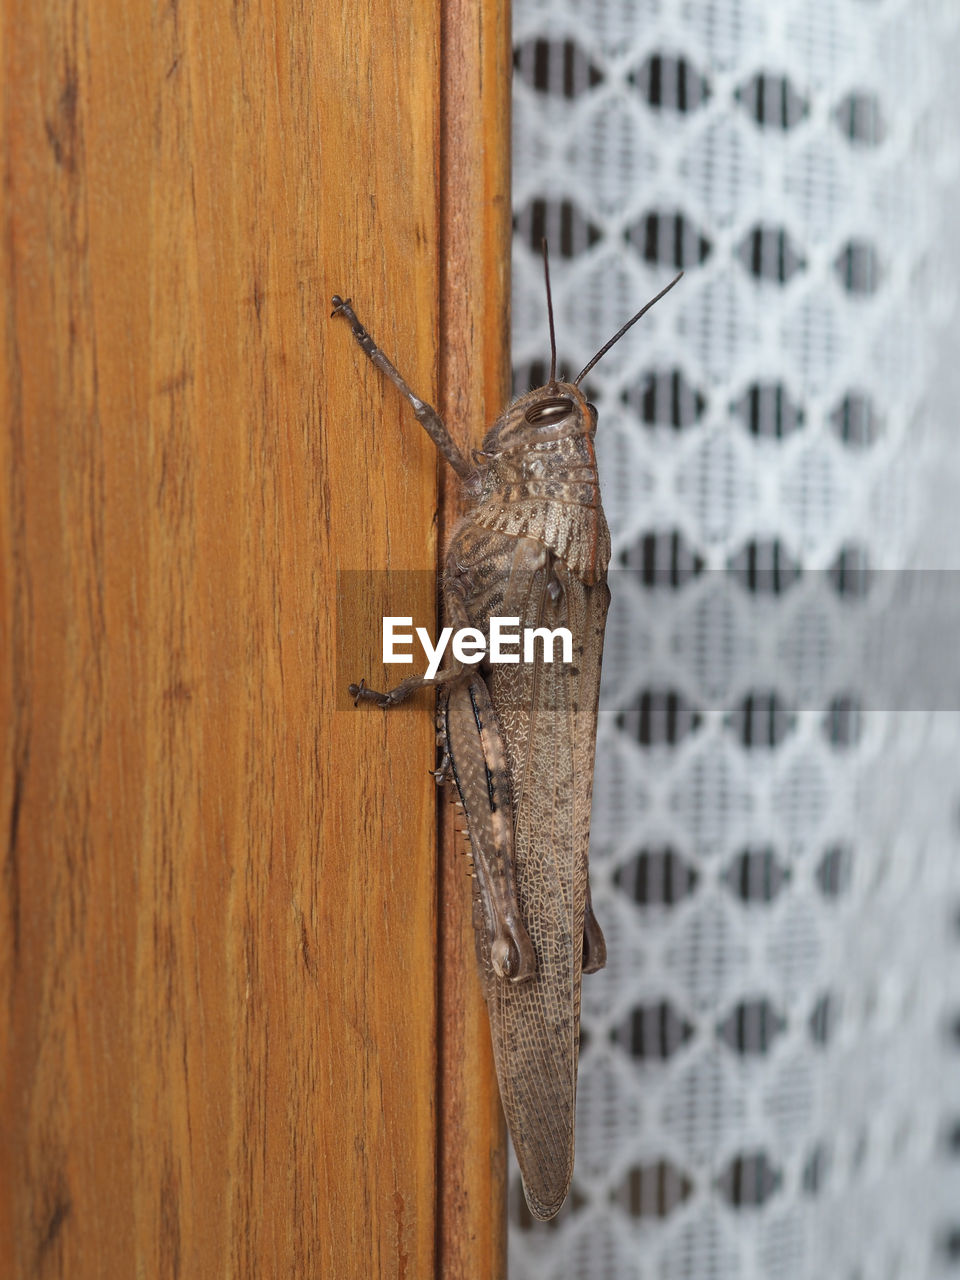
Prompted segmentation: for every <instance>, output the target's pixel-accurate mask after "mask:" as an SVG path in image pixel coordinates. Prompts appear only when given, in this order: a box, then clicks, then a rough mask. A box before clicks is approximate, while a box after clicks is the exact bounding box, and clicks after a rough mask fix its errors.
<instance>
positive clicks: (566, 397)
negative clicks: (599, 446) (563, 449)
mask: <svg viewBox="0 0 960 1280" xmlns="http://www.w3.org/2000/svg"><path fill="white" fill-rule="evenodd" d="M596 429H597V411H596V409H595V408H594V407H593V405H592V404H590V403H589V401H588V400H587V398H586V396H585V395H584V394H583V392H582V391H581V390H580V388H579V387H578V386H577V385H576V384H575V383H573V382H549V383H547V385H546V386H545V387H537V388H535V390H533V391H528V392H527V394H526V395H525V396H521V397H520V399H519V400H516V401H514V403H513V404H512V405H510V407H509V408H508V409H506V410H505V411H504V413H502V414H501V416H500V417H499V418H498V419H497V421H496V422H495V423H494V424H493V426H492V427H491V428H490V430H489V431H488V432H487V435H486V438H485V439H484V442H483V453H484V454H485V455H487V456H490V457H496V456H498V455H500V454H504V453H510V452H511V451H512V450H514V449H527V448H529V447H530V446H531V445H537V444H546V443H548V442H549V441H553V440H563V439H565V438H566V437H568V436H585V435H589V436H592V435H593V434H594V433H595V432H596Z"/></svg>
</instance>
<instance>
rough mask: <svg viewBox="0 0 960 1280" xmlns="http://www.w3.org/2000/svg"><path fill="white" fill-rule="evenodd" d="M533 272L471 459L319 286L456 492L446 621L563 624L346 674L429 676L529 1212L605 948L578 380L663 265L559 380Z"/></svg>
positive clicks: (584, 441) (596, 550)
mask: <svg viewBox="0 0 960 1280" xmlns="http://www.w3.org/2000/svg"><path fill="white" fill-rule="evenodd" d="M544 273H545V276H546V290H547V309H548V315H549V323H550V350H551V359H550V378H549V380H548V382H547V384H546V385H545V386H543V387H538V388H537V389H536V390H534V391H530V392H528V393H527V394H526V395H523V396H521V397H520V398H519V399H517V400H516V401H514V403H513V404H512V405H510V407H509V408H507V409H506V410H505V411H504V413H503V414H502V415H501V416H500V418H498V419H497V421H496V422H495V423H494V425H493V427H492V428H491V429H490V431H489V432H488V433H487V435H486V437H485V439H484V441H483V445H482V447H481V448H480V449H479V450H475V451H474V452H473V455H472V459H473V460H472V461H470V460H468V459H467V458H465V457H464V455H463V454H462V453H461V452H460V450H459V448H458V447H457V445H456V443H455V442H454V440H453V438H452V437H451V436H450V434H449V432H448V431H447V429H446V427H445V426H444V424H443V422H442V420H441V418H440V416H439V414H438V413H437V412H436V410H435V409H433V408H432V407H431V406H430V405H428V404H426V403H425V402H424V401H423V400H421V399H420V398H419V397H418V396H416V395H415V394H414V393H413V391H412V390H411V389H410V387H409V386H408V385H407V383H406V382H405V381H404V379H403V378H402V377H401V375H400V373H399V372H398V371H397V369H396V368H395V367H394V365H393V364H392V363H391V362H390V360H388V359H387V357H386V356H385V355H384V353H383V352H382V351H381V350H380V349H379V347H377V345H376V343H375V342H374V340H373V339H372V338H371V337H370V335H369V334H368V333H367V331H366V329H365V328H364V327H363V325H362V324H361V323H360V321H359V320H358V319H357V316H356V313H355V312H354V310H353V308H352V306H351V304H350V300H349V299H346V300H344V299H342V298H340V297H339V296H335V297H334V298H333V308H334V310H333V316H342V317H343V318H344V319H346V320H347V321H349V323H350V326H351V329H352V330H353V335H354V337H355V338H356V340H357V342H358V343H359V344H360V347H361V348H362V350H363V351H364V353H365V354H366V355H367V356H368V357H369V358H370V360H371V361H372V362H373V363H374V364H375V365H376V366H377V368H378V369H380V371H381V372H382V373H383V374H384V375H385V376H386V377H388V378H389V379H390V380H391V382H393V383H394V384H395V385H396V387H397V388H398V390H399V391H400V393H401V394H402V395H403V396H404V397H405V398H406V399H407V401H408V402H409V403H410V405H411V407H412V409H413V412H414V414H415V415H416V417H417V418H418V419H419V421H420V422H421V423H422V424H423V426H424V427H425V429H426V431H427V433H428V435H429V436H430V438H431V439H432V440H433V441H434V443H435V444H436V446H437V448H438V449H439V450H440V452H441V453H442V454H443V456H444V457H445V458H446V459H447V461H448V462H449V463H450V465H451V466H452V467H453V469H454V471H456V473H457V475H458V476H459V477H460V479H461V480H462V482H463V484H464V487H465V491H466V493H467V495H468V496H469V497H471V498H472V499H473V500H474V504H475V505H474V506H473V509H472V510H471V511H470V512H469V513H468V514H467V515H466V516H465V518H464V519H463V520H462V521H461V522H460V524H459V525H458V526H457V528H456V529H455V530H454V532H453V536H452V538H451V541H450V546H449V548H448V550H447V553H446V556H445V560H444V575H443V600H444V608H445V612H446V615H447V617H446V621H447V622H448V623H450V624H451V625H453V626H454V627H456V628H462V627H473V628H476V629H478V630H480V631H482V632H485V633H486V632H487V631H488V629H489V619H490V618H491V617H512V618H519V620H520V624H521V627H546V628H548V629H551V630H553V629H555V628H558V627H567V628H568V629H569V630H570V631H571V633H572V639H573V646H572V658H573V660H572V662H570V663H566V664H565V663H561V662H553V663H547V662H544V661H540V662H534V663H525V662H518V663H516V664H510V665H507V664H490V663H484V664H480V665H466V664H464V663H463V662H460V661H456V660H454V661H453V662H452V663H451V664H450V665H448V666H447V667H445V668H444V669H443V670H441V671H440V672H439V673H438V674H437V675H436V676H435V677H434V678H433V679H432V680H428V679H427V678H426V677H421V676H412V677H410V678H409V679H407V680H404V681H403V682H402V683H401V684H399V685H398V686H397V687H396V688H395V689H392V690H390V691H389V692H386V693H378V692H376V691H375V690H373V689H369V688H367V686H366V683H365V681H363V680H361V681H360V683H359V684H355V685H351V686H350V693H351V695H352V696H353V697H354V700H355V702H356V703H359V702H371V703H373V704H375V705H376V706H379V707H392V706H395V705H396V704H397V703H399V702H402V701H403V699H405V698H407V697H408V696H409V695H410V694H412V693H414V692H415V691H416V690H417V689H420V688H423V687H424V686H425V685H433V686H434V687H435V688H436V689H437V691H438V705H437V725H438V731H439V732H438V743H439V745H440V747H441V748H442V759H441V762H440V766H439V768H438V769H437V770H436V773H435V775H434V776H435V777H436V780H437V782H438V784H442V783H443V782H445V781H451V782H453V783H454V785H455V786H456V789H457V795H458V803H459V804H460V805H462V807H463V810H464V814H465V817H466V831H467V833H468V835H469V844H470V852H471V854H472V858H473V866H474V878H473V885H474V913H473V914H474V926H475V932H476V945H477V960H478V967H479V971H480V979H481V982H482V985H483V990H484V995H485V998H486V1003H487V1009H488V1012H489V1017H490V1031H491V1036H492V1041H493V1049H494V1059H495V1062H496V1068H497V1078H498V1082H499V1085H500V1097H501V1100H502V1102H503V1109H504V1113H505V1115H506V1119H507V1125H508V1127H509V1130H510V1134H511V1137H512V1139H513V1145H514V1149H515V1150H516V1153H517V1160H518V1162H519V1165H520V1171H521V1174H522V1176H523V1185H524V1192H525V1194H526V1198H527V1204H528V1205H529V1207H530V1211H531V1213H532V1214H533V1215H534V1217H536V1218H539V1219H548V1218H552V1217H553V1216H554V1215H555V1214H556V1213H557V1211H558V1210H559V1209H560V1207H561V1205H562V1204H563V1202H564V1200H565V1198H566V1195H567V1192H568V1190H569V1187H570V1179H571V1176H572V1173H573V1148H574V1114H575V1103H576V1086H577V1060H578V1051H579V1037H580V979H581V974H582V973H593V972H595V971H596V970H598V969H601V968H602V967H603V965H604V964H605V962H606V944H605V942H604V938H603V934H602V932H601V930H600V926H599V925H598V923H597V921H596V919H595V917H594V914H593V908H592V905H591V900H590V885H589V879H588V872H587V846H588V842H589V835H590V807H591V794H592V790H593V765H594V752H595V746H596V733H597V703H598V696H599V689H600V661H601V656H602V652H603V634H604V625H605V621H606V615H607V605H608V603H609V599H610V592H609V590H608V587H607V581H606V576H607V564H608V562H609V559H610V534H609V532H608V529H607V523H606V519H605V517H604V514H603V508H602V506H601V502H600V486H599V481H598V477H597V463H596V455H595V452H594V435H595V433H596V428H597V411H596V409H595V408H594V406H593V405H592V404H590V403H589V402H588V401H587V399H586V397H585V395H584V393H583V391H582V390H581V383H582V382H583V379H584V378H585V377H586V375H587V374H588V373H589V372H590V370H591V369H592V368H593V367H594V365H595V364H596V363H597V361H598V360H600V359H601V358H602V357H603V356H604V355H606V353H607V352H608V351H609V350H610V348H611V347H612V346H613V345H614V343H616V342H619V341H620V339H621V338H622V337H623V335H624V334H625V333H626V332H627V330H628V329H630V328H631V326H632V325H634V324H635V323H636V322H637V321H638V320H639V319H640V317H641V316H642V315H644V314H645V313H646V312H647V311H648V310H649V309H650V307H652V306H653V305H654V303H655V302H658V301H659V300H660V298H662V297H663V296H664V294H665V293H667V292H668V291H669V290H670V289H672V288H673V286H674V285H675V284H676V283H677V281H678V280H679V279H680V276H679V275H678V276H677V277H676V278H675V279H674V280H673V281H671V283H670V284H669V285H667V287H666V288H665V289H663V290H662V291H661V292H660V293H658V294H657V296H656V297H655V298H653V299H652V300H651V301H650V302H648V303H647V304H646V306H644V307H642V308H641V309H640V311H638V312H637V314H636V315H635V316H633V317H632V318H631V319H630V320H628V321H627V323H626V324H625V325H624V326H623V327H622V328H621V329H620V330H619V331H618V332H617V333H616V334H615V335H614V336H613V337H612V338H611V339H610V340H609V342H607V343H605V345H604V346H602V347H601V348H600V350H599V351H598V352H597V353H596V355H595V356H594V357H593V359H592V360H590V361H589V362H588V363H587V364H586V366H585V367H584V368H583V369H582V370H581V372H580V373H579V374H578V376H577V377H576V378H575V379H574V380H573V381H572V382H563V381H559V380H558V379H557V376H556V363H557V352H556V337H555V333H554V321H553V306H552V301H551V296H550V273H549V266H548V262H547V251H546V245H545V244H544ZM680 274H681V275H682V274H683V273H682V272H681V273H680Z"/></svg>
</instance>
